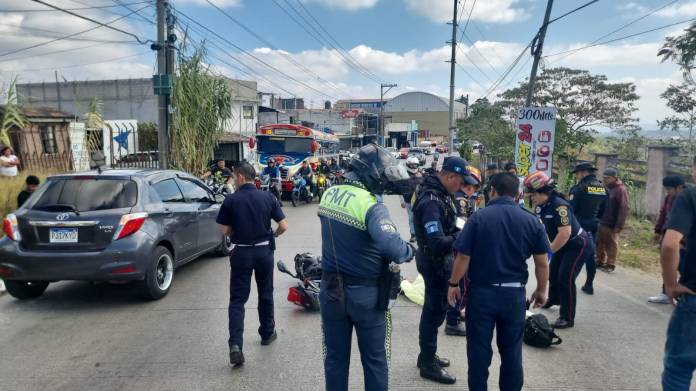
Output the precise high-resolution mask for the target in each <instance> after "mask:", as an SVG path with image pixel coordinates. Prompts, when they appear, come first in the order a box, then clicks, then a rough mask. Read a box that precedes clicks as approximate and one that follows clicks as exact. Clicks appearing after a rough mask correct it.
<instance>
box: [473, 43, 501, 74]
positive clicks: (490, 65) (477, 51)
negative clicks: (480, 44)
mask: <svg viewBox="0 0 696 391" xmlns="http://www.w3.org/2000/svg"><path fill="white" fill-rule="evenodd" d="M464 38H466V40H467V42H469V44H470V45H471V48H472V49H474V50H475V51H476V53H478V55H479V57H481V58H482V59H483V61H485V62H486V64H488V67H489V68H491V69H492V70H493V72H495V73H497V74H498V76H501V73H500V72H498V70H497V69H496V68H495V67H494V66H493V64H491V62H490V61H488V58H486V56H484V55H483V52H481V51H480V50H479V49H478V48H477V47H476V44H475V43H474V42H473V41H472V40H471V38H469V36H468V35H464ZM501 62H502V61H501Z"/></svg>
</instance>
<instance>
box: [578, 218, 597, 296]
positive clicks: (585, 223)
mask: <svg viewBox="0 0 696 391" xmlns="http://www.w3.org/2000/svg"><path fill="white" fill-rule="evenodd" d="M578 222H579V223H580V226H581V227H582V229H584V230H585V232H587V233H588V234H589V235H590V241H592V242H593V243H594V244H595V247H596V245H597V228H599V219H581V218H578ZM585 271H586V272H587V279H586V280H585V285H588V286H592V284H593V283H594V279H595V275H596V274H597V259H596V258H595V257H594V255H593V256H592V257H590V258H587V260H586V261H585Z"/></svg>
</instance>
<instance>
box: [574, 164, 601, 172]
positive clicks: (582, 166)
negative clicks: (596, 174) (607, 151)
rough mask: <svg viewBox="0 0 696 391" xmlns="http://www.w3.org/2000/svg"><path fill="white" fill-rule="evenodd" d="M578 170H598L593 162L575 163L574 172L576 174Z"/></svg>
mask: <svg viewBox="0 0 696 391" xmlns="http://www.w3.org/2000/svg"><path fill="white" fill-rule="evenodd" d="M578 171H588V172H593V171H597V167H595V166H594V165H593V164H592V163H589V162H583V163H578V164H577V165H575V168H574V169H573V174H575V173H576V172H578Z"/></svg>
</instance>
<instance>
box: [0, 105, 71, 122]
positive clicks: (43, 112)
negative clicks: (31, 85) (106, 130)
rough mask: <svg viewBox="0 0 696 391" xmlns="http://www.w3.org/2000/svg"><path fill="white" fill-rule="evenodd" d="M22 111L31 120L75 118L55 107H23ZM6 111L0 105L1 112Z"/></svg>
mask: <svg viewBox="0 0 696 391" xmlns="http://www.w3.org/2000/svg"><path fill="white" fill-rule="evenodd" d="M20 109H21V110H22V114H23V115H24V116H25V117H27V118H29V119H31V118H55V119H69V118H75V115H74V114H70V113H66V112H64V111H60V110H58V109H56V108H53V107H28V106H23V107H20ZM4 111H5V106H4V105H0V112H4Z"/></svg>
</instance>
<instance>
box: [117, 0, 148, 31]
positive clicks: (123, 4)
mask: <svg viewBox="0 0 696 391" xmlns="http://www.w3.org/2000/svg"><path fill="white" fill-rule="evenodd" d="M111 1H113V2H114V3H116V4H118V5H120V6H121V7H123V8H125V9H127V10H128V11H133V9H132V8H130V7H129V5H128V4H125V3H124V2H123V1H121V0H111ZM150 5H152V4H150ZM134 12H135V15H136V16H138V17H139V18H140V19H141V20H144V21H145V23H149V24H151V25H156V24H157V23H155V21H154V20H152V19H149V18H148V17H147V16H145V15H143V14H141V13H140V11H134Z"/></svg>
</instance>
